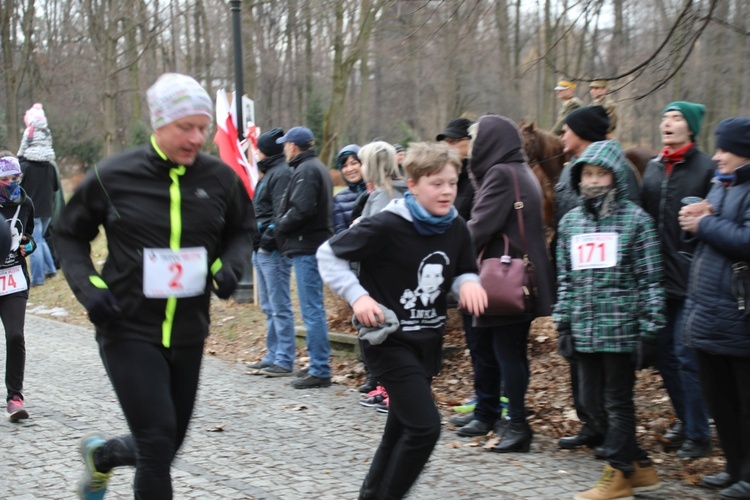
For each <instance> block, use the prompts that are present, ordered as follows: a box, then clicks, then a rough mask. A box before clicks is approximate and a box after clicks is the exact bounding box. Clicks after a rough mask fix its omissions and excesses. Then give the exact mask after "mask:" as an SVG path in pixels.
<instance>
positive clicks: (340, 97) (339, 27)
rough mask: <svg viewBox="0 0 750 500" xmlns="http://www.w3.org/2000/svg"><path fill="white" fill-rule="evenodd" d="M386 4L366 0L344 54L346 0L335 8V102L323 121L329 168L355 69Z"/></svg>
mask: <svg viewBox="0 0 750 500" xmlns="http://www.w3.org/2000/svg"><path fill="white" fill-rule="evenodd" d="M383 4H384V1H383V0H375V1H374V2H373V1H372V0H362V1H361V2H359V7H358V8H359V20H358V22H357V24H356V30H357V31H356V32H355V33H354V35H353V38H354V41H353V43H352V44H351V45H350V46H349V47H348V48H349V51H348V52H347V53H346V54H344V50H345V48H344V33H343V28H344V0H337V2H336V4H335V8H334V11H335V27H334V34H333V75H332V77H331V84H332V85H331V87H332V88H331V102H330V104H329V106H328V110H327V111H326V114H325V118H324V119H323V138H322V141H323V144H321V148H320V158H321V160H322V161H323V162H324V163H326V164H328V163H330V161H331V158H332V156H333V153H334V152H335V151H336V147H337V144H338V140H339V135H340V133H341V130H342V126H343V124H342V116H343V112H344V106H345V103H346V95H347V83H348V81H349V74H350V73H351V72H352V69H353V68H354V65H355V64H356V63H357V62H358V61H359V60H360V58H361V57H362V52H363V50H364V49H365V47H366V46H367V41H368V40H369V38H370V34H371V33H372V30H373V27H374V25H375V17H376V14H377V12H378V11H379V10H380V9H381V8H382V5H383Z"/></svg>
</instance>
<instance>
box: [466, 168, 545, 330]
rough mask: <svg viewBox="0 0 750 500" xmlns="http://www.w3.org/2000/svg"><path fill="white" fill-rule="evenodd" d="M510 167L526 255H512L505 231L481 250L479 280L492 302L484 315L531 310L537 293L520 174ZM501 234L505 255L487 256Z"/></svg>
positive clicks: (514, 204)
mask: <svg viewBox="0 0 750 500" xmlns="http://www.w3.org/2000/svg"><path fill="white" fill-rule="evenodd" d="M510 171H511V173H512V174H513V184H514V188H515V203H513V209H514V210H515V211H516V215H517V217H518V227H519V231H520V234H521V251H522V252H523V257H521V258H511V256H510V241H509V239H508V235H506V234H505V233H499V234H498V235H497V236H495V237H494V238H493V239H492V240H491V241H490V242H489V243H487V245H485V246H484V248H482V250H481V251H480V252H479V257H478V258H477V267H478V268H479V280H480V282H481V284H482V287H483V288H484V289H485V290H486V292H487V299H488V305H487V308H486V309H485V311H484V315H488V316H515V315H519V314H531V313H532V312H533V310H534V297H535V296H536V283H535V281H534V264H533V263H532V262H531V260H529V255H528V253H527V251H526V230H525V228H524V224H523V202H522V201H521V192H520V189H519V187H518V175H517V174H516V171H515V170H514V169H512V168H511V169H510ZM499 238H502V239H503V241H504V243H505V246H504V251H503V255H502V256H500V257H499V258H497V257H488V258H486V259H485V258H484V253H485V251H486V250H487V247H489V246H490V244H491V243H492V242H493V241H495V240H496V239H499Z"/></svg>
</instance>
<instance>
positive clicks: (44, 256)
mask: <svg viewBox="0 0 750 500" xmlns="http://www.w3.org/2000/svg"><path fill="white" fill-rule="evenodd" d="M51 220H52V218H51V217H44V218H43V219H37V218H34V234H33V235H32V236H33V237H34V241H36V247H37V248H36V251H35V252H34V253H32V254H31V256H30V259H31V284H32V285H43V284H44V275H45V274H52V273H55V272H57V268H55V261H54V260H52V252H50V250H49V246H47V242H46V241H45V240H44V233H46V232H47V227H49V223H50V221H51Z"/></svg>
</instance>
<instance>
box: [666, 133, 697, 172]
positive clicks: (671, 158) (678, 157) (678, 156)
mask: <svg viewBox="0 0 750 500" xmlns="http://www.w3.org/2000/svg"><path fill="white" fill-rule="evenodd" d="M694 144H695V143H694V142H691V143H689V144H688V145H687V146H685V147H683V148H680V149H678V150H677V151H672V152H671V153H670V152H669V146H665V147H664V149H662V151H661V159H662V162H663V163H664V166H665V167H666V169H667V170H666V174H667V177H669V175H670V174H671V173H672V168H673V167H674V165H675V163H679V162H681V161H683V160H685V153H687V152H688V150H689V149H690V148H692V147H693V145H694Z"/></svg>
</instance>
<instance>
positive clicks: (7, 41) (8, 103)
mask: <svg viewBox="0 0 750 500" xmlns="http://www.w3.org/2000/svg"><path fill="white" fill-rule="evenodd" d="M18 3H19V0H4V1H3V2H2V4H1V5H2V12H0V44H2V49H3V62H4V68H3V74H4V75H5V112H6V115H7V116H6V119H7V120H8V143H7V147H8V148H10V149H11V151H13V152H16V151H17V150H18V147H19V146H20V144H21V143H20V135H19V133H20V132H21V130H20V128H21V127H20V122H19V120H18V92H19V90H20V88H21V83H23V78H24V76H25V75H26V71H27V70H28V67H29V62H30V60H31V51H32V48H33V42H32V33H33V30H34V0H27V1H26V3H25V5H22V6H21V5H18ZM16 8H18V9H19V12H18V13H16ZM16 17H20V24H21V26H20V28H21V33H22V35H23V42H22V44H21V47H20V49H21V50H20V52H21V53H20V57H19V58H18V63H17V64H16V63H15V58H14V52H15V48H16V45H17V43H18V33H17V32H16V31H15V29H14V28H15V27H16V26H17V24H16V23H17V20H14V18H16Z"/></svg>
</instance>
